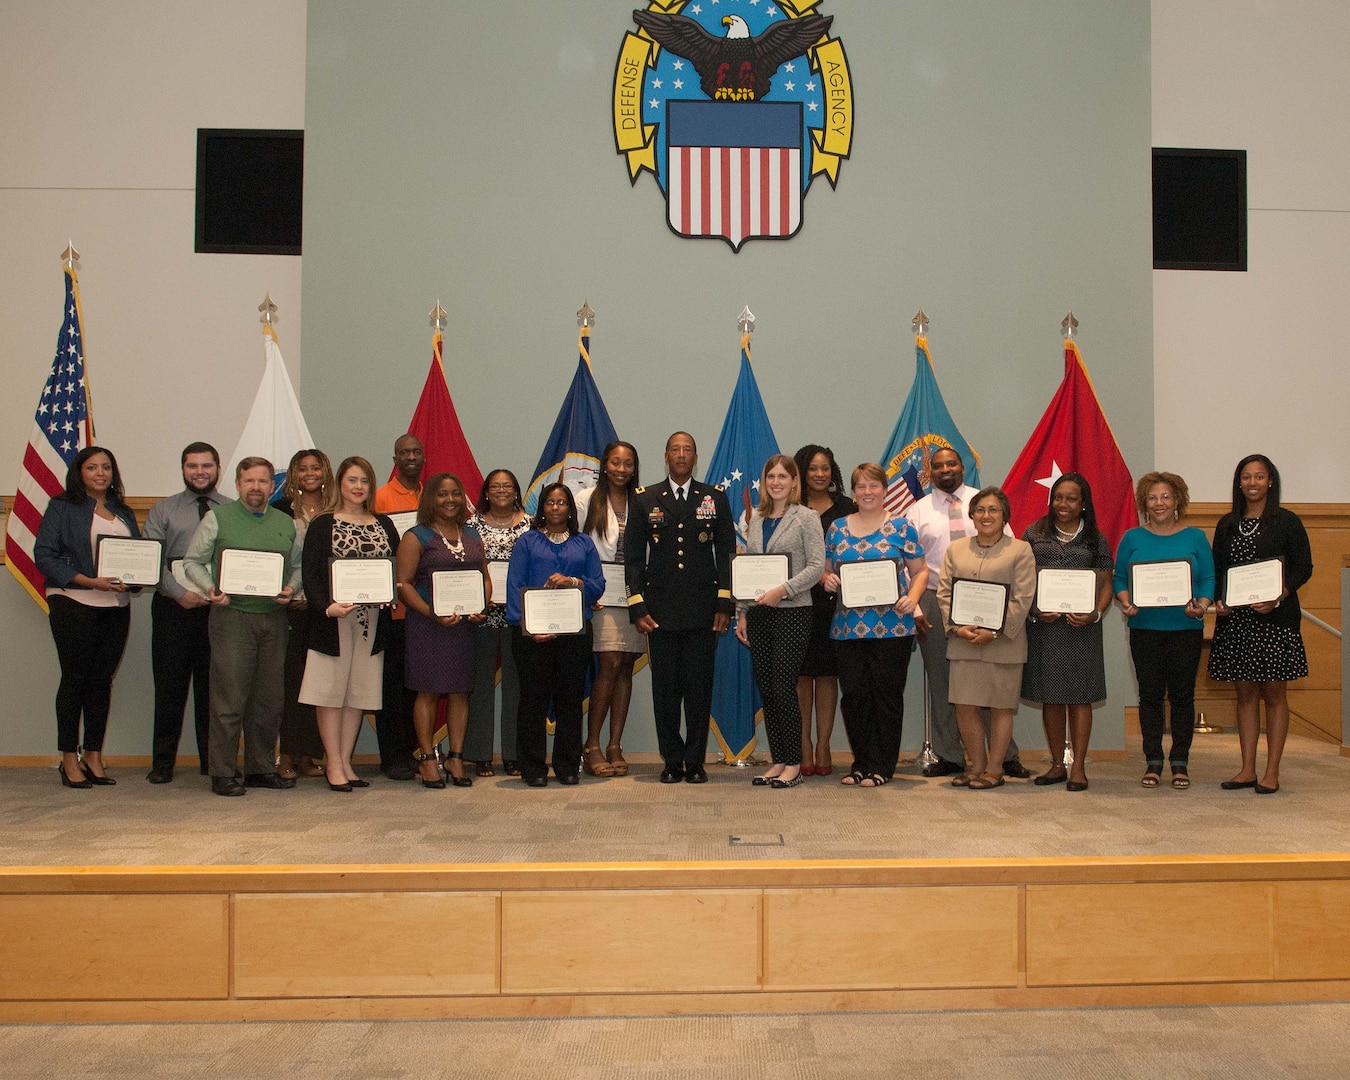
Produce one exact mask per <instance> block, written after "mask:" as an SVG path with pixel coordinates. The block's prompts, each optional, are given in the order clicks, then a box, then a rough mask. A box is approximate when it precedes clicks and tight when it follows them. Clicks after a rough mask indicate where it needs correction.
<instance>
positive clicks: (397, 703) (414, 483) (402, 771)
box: [375, 433, 427, 780]
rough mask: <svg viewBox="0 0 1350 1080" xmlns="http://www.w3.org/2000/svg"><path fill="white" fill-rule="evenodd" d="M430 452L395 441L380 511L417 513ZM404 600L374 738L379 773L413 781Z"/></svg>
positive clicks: (387, 656)
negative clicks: (405, 674) (391, 472)
mask: <svg viewBox="0 0 1350 1080" xmlns="http://www.w3.org/2000/svg"><path fill="white" fill-rule="evenodd" d="M426 460H427V455H426V451H425V450H424V449H423V448H422V440H421V439H419V438H418V437H417V436H416V435H413V434H411V433H409V434H407V435H400V436H399V437H398V438H397V439H396V440H395V441H394V470H395V475H394V477H393V479H391V480H390V481H389V483H387V484H385V485H384V486H383V487H382V488H380V489H379V490H378V491H376V492H375V512H376V513H377V514H406V513H409V512H413V513H415V512H416V511H417V503H418V500H419V499H421V497H422V469H423V467H424V466H425V465H426ZM405 614H406V609H405V607H404V605H403V604H396V605H395V606H394V619H393V622H391V623H390V624H389V632H388V636H386V638H385V640H384V707H383V708H382V709H380V711H379V712H378V713H376V714H375V740H376V742H377V743H378V744H379V747H380V771H381V772H382V773H384V775H385V776H387V777H389V779H390V780H411V779H412V778H413V777H414V776H415V775H416V769H414V768H413V752H414V751H415V750H416V749H417V736H416V734H415V733H414V731H413V721H412V713H413V702H415V701H416V700H417V694H416V692H415V691H412V690H409V689H408V687H407V685H406V684H405V683H404V679H403V666H404V659H405V655H406V644H405V637H404V633H403V617H404V615H405Z"/></svg>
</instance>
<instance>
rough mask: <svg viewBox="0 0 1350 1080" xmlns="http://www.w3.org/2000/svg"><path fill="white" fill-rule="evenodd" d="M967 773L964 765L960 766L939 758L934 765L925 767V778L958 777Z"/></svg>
mask: <svg viewBox="0 0 1350 1080" xmlns="http://www.w3.org/2000/svg"><path fill="white" fill-rule="evenodd" d="M965 771H966V767H965V766H964V765H958V764H957V763H956V762H954V761H944V760H943V759H942V758H938V759H937V761H935V762H933V764H931V765H925V766H924V767H923V774H924V776H957V775H959V774H961V773H963V772H965Z"/></svg>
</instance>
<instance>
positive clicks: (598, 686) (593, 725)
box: [577, 442, 647, 776]
mask: <svg viewBox="0 0 1350 1080" xmlns="http://www.w3.org/2000/svg"><path fill="white" fill-rule="evenodd" d="M637 486H638V454H637V451H636V450H635V449H633V447H632V445H630V444H629V443H626V442H612V443H610V444H609V445H608V446H606V447H605V450H604V453H602V454H601V455H600V478H599V479H598V480H597V481H596V484H595V487H593V488H587V489H586V490H585V491H581V492H578V493H577V517H578V518H580V520H581V531H582V532H584V533H585V534H586V535H587V536H589V537H590V538H591V540H592V541H594V543H595V547H596V550H598V551H599V552H600V561H601V562H602V563H618V564H619V566H621V567H622V566H623V532H624V526H625V525H627V523H628V497H629V495H631V494H632V492H633V490H634V489H635V488H636V487H637ZM591 628H592V630H593V631H594V644H593V645H592V650H593V651H594V652H595V653H596V655H597V656H598V658H599V661H600V670H599V671H598V672H597V673H596V675H595V678H594V680H592V682H591V707H590V712H589V713H588V714H587V717H586V745H585V746H584V747H582V751H581V767H582V768H583V769H585V770H586V775H588V776H627V775H628V762H626V761H625V760H624V757H623V749H622V747H620V745H619V742H620V740H621V739H622V738H623V726H624V724H625V723H626V722H627V720H628V703H629V701H631V700H632V697H633V665H634V664H636V663H637V661H638V660H639V659H640V658H641V656H642V654H643V653H644V652H646V651H647V638H646V637H645V636H644V635H643V634H642V632H641V631H640V630H638V629H637V627H635V626H634V625H633V623H632V622H631V621H630V620H629V618H628V609H627V608H618V607H601V608H599V609H598V610H597V611H596V613H595V615H594V616H593V617H592V619H591ZM606 713H608V714H609V745H608V746H607V747H606V749H604V750H601V749H600V729H601V728H602V727H604V726H605V714H606Z"/></svg>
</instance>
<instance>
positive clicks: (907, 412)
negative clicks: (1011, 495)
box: [881, 335, 980, 514]
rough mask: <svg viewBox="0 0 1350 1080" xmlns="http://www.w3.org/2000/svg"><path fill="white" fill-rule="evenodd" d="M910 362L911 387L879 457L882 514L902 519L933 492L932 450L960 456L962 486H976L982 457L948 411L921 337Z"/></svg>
mask: <svg viewBox="0 0 1350 1080" xmlns="http://www.w3.org/2000/svg"><path fill="white" fill-rule="evenodd" d="M914 359H915V368H914V385H913V386H911V387H910V388H909V397H907V398H905V407H904V408H903V409H901V410H900V419H898V420H897V421H896V422H895V430H894V431H892V432H891V441H890V442H888V443H887V444H886V451H885V453H883V454H882V455H881V464H882V467H883V468H885V470H886V481H887V487H886V509H887V510H889V511H890V512H891V513H892V514H903V513H905V511H906V510H908V509H909V508H910V506H912V505H913V504H914V503H916V502H918V501H919V499H921V498H923V496H924V493H925V492H928V491H931V490H932V487H933V485H932V482H931V481H930V480H929V478H928V459H929V458H931V457H932V456H933V452H934V451H936V450H955V451H956V452H957V453H958V454H960V455H961V460H962V461H963V462H965V466H966V483H967V484H969V485H971V487H979V486H980V455H979V454H977V453H976V452H975V450H974V449H973V448H972V447H971V445H970V443H968V442H966V440H965V439H964V438H963V437H962V435H961V432H960V431H958V430H957V428H956V421H955V420H953V419H952V414H951V413H949V412H948V411H947V404H946V402H944V401H943V400H942V391H941V390H939V389H938V384H937V377H936V376H935V375H934V374H933V358H932V357H931V356H930V355H929V354H928V339H927V338H925V337H923V336H922V335H920V336H918V337H916V338H915V339H914Z"/></svg>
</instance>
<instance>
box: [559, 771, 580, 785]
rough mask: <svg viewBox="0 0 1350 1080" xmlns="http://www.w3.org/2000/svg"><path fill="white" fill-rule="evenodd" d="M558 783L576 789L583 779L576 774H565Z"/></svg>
mask: <svg viewBox="0 0 1350 1080" xmlns="http://www.w3.org/2000/svg"><path fill="white" fill-rule="evenodd" d="M558 783H560V784H563V785H564V786H566V787H575V786H576V785H577V784H579V783H581V777H580V776H578V775H577V774H576V773H574V772H569V773H563V774H562V775H561V776H559V777H558Z"/></svg>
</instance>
